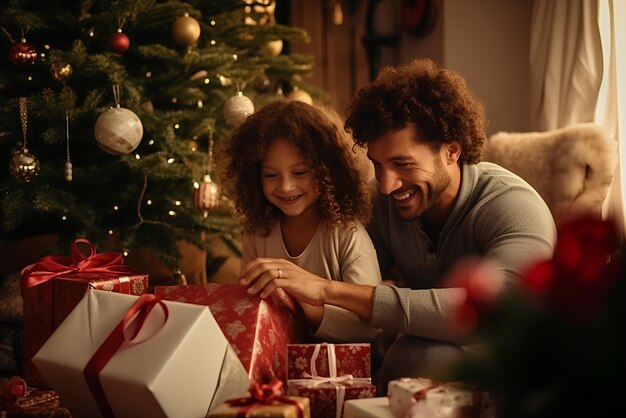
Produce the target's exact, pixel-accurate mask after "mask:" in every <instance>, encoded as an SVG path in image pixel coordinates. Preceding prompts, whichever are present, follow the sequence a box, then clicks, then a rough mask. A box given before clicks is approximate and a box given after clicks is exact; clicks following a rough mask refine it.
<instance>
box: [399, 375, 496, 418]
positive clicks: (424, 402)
mask: <svg viewBox="0 0 626 418" xmlns="http://www.w3.org/2000/svg"><path fill="white" fill-rule="evenodd" d="M387 393H388V398H389V406H390V407H391V410H392V412H393V414H394V416H395V417H396V418H487V417H493V408H492V407H491V403H490V402H489V400H488V397H487V395H486V394H484V393H481V392H479V391H475V390H471V389H469V388H467V387H465V386H464V385H463V384H462V383H460V382H449V383H437V382H434V381H432V380H430V379H426V378H408V377H405V378H399V379H394V380H391V381H390V382H389V384H388V391H387Z"/></svg>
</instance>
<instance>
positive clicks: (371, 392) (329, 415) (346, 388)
mask: <svg viewBox="0 0 626 418" xmlns="http://www.w3.org/2000/svg"><path fill="white" fill-rule="evenodd" d="M338 386H341V388H342V389H341V388H338ZM339 391H342V392H343V400H341V399H340V397H341V395H339ZM288 393H289V395H291V396H304V397H307V398H309V399H310V400H311V418H334V417H342V416H343V402H345V401H346V400H349V399H363V398H373V397H374V396H376V386H374V385H373V384H372V383H367V382H352V383H349V382H342V383H336V384H333V383H329V382H326V383H320V384H318V385H316V386H314V387H312V386H308V383H305V382H301V381H297V382H294V381H289V382H288ZM338 399H340V400H339V405H338V402H337V400H338Z"/></svg>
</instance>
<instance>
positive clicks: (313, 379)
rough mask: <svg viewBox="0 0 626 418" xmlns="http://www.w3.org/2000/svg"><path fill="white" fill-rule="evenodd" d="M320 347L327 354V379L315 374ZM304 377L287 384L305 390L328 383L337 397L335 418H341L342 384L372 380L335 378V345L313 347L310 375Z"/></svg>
mask: <svg viewBox="0 0 626 418" xmlns="http://www.w3.org/2000/svg"><path fill="white" fill-rule="evenodd" d="M322 345H325V346H326V352H327V354H328V374H329V375H330V376H328V377H324V376H319V375H318V374H317V368H316V367H315V362H316V361H317V357H318V356H319V353H320V348H321V346H322ZM304 376H305V377H307V379H290V380H289V382H290V383H295V384H298V385H301V386H304V387H306V388H315V387H317V386H319V385H321V384H322V383H330V384H332V385H333V386H334V387H335V391H336V395H337V396H336V399H337V406H336V413H335V418H341V412H342V411H343V401H344V399H345V397H346V388H345V387H344V384H353V383H371V382H372V379H371V378H369V377H367V378H366V377H359V378H355V377H354V376H352V375H351V374H344V375H341V376H337V357H336V355H335V344H329V343H324V344H316V345H315V349H314V350H313V355H312V356H311V373H307V372H305V373H304Z"/></svg>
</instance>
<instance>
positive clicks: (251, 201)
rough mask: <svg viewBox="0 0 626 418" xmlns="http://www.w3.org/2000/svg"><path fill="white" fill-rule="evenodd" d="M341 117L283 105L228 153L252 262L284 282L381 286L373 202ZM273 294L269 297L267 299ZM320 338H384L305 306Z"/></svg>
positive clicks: (345, 316)
mask: <svg viewBox="0 0 626 418" xmlns="http://www.w3.org/2000/svg"><path fill="white" fill-rule="evenodd" d="M342 126H343V125H342V121H341V118H340V117H339V115H338V114H337V113H336V112H334V111H332V110H331V109H329V108H326V107H322V106H320V105H309V104H306V103H303V102H299V101H276V102H273V103H270V104H268V105H266V106H265V107H263V108H261V109H260V110H259V111H257V112H256V113H254V114H252V115H251V116H249V117H248V119H247V120H246V121H245V122H244V123H243V124H242V125H241V126H240V127H239V128H238V129H237V130H236V131H235V132H234V133H233V136H232V138H231V139H230V141H229V142H228V143H227V144H226V148H225V150H224V157H225V159H224V160H225V164H226V166H225V176H224V178H226V179H229V181H232V183H233V184H232V186H233V187H234V190H235V197H236V199H235V201H236V209H237V213H238V215H239V216H240V217H241V219H242V221H243V224H244V236H243V260H242V261H243V264H244V266H245V265H246V264H247V263H248V262H257V261H258V260H263V261H265V262H270V263H273V264H272V265H273V266H274V265H275V267H273V268H272V270H271V272H272V274H273V275H274V277H278V278H280V277H287V276H288V274H294V272H295V273H296V274H303V275H308V274H312V275H316V276H320V277H322V278H325V279H328V280H342V281H345V282H352V283H359V284H370V285H377V284H380V283H381V276H380V270H379V268H378V261H377V259H376V252H375V250H374V246H373V244H372V242H371V240H370V238H369V236H368V234H367V232H366V231H365V228H364V227H363V222H365V221H366V220H367V219H368V217H369V214H370V206H369V204H370V201H369V193H368V188H367V183H366V179H365V176H364V175H363V171H362V170H359V169H358V168H357V164H358V159H357V154H356V153H355V152H354V151H353V149H352V148H351V147H350V145H349V137H347V134H346V133H345V131H344V130H343V129H342ZM263 296H267V295H263ZM301 304H302V307H303V309H304V312H305V314H306V317H307V319H308V321H309V325H310V326H311V331H312V334H313V336H314V337H315V338H318V339H321V340H324V341H329V342H359V341H373V340H374V339H375V338H376V337H377V336H378V333H379V331H378V330H375V329H372V328H370V327H369V326H368V324H367V323H366V322H365V321H363V320H361V319H359V318H358V317H357V316H356V315H355V314H353V313H351V312H350V311H347V310H344V309H342V308H338V307H334V306H330V305H325V306H313V305H308V304H306V303H303V302H302V303H301Z"/></svg>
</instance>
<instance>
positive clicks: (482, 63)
mask: <svg viewBox="0 0 626 418" xmlns="http://www.w3.org/2000/svg"><path fill="white" fill-rule="evenodd" d="M279 1H285V0H279ZM403 1H405V0H380V1H378V2H371V3H370V4H375V5H376V6H375V13H374V19H373V23H374V28H375V29H376V32H377V33H378V34H381V35H399V40H398V43H397V44H396V45H395V46H393V47H384V48H380V65H381V66H383V65H397V64H399V63H402V62H405V61H407V60H410V59H412V58H416V57H430V58H432V59H434V60H435V61H437V62H439V63H440V64H442V65H443V66H446V67H448V68H452V69H454V70H457V71H459V72H460V73H461V74H462V75H463V76H464V77H465V78H466V80H467V81H468V84H469V86H470V88H471V89H472V90H474V91H475V92H476V94H478V96H480V97H481V98H482V100H483V101H484V102H485V104H486V107H487V115H488V117H489V121H490V125H489V127H488V132H489V134H492V133H495V132H497V131H501V130H505V131H527V130H529V129H530V128H529V127H530V120H529V118H530V116H529V90H530V89H529V68H528V54H529V48H530V19H531V13H532V7H533V2H532V0H430V2H431V3H432V4H433V5H434V7H435V9H436V11H437V13H436V16H437V18H436V20H435V22H434V26H433V27H432V29H431V30H430V32H429V33H428V34H427V35H425V36H422V37H416V36H413V35H410V34H408V33H406V32H405V31H403V30H402V28H401V24H400V6H401V4H402V2H403ZM335 3H340V4H342V5H343V10H344V22H345V23H344V25H343V26H342V27H339V26H335V25H332V24H330V23H329V19H330V16H331V11H332V7H333V5H334V4H335ZM367 4H368V1H366V0H307V1H297V0H292V1H291V2H290V8H291V13H290V15H291V17H292V19H291V24H293V25H295V26H300V27H303V28H305V29H306V30H307V31H309V33H310V34H311V35H312V41H311V43H310V44H308V45H305V46H299V47H298V48H300V49H299V50H298V52H308V53H313V54H314V56H315V59H316V69H315V74H314V76H313V78H312V81H313V82H314V84H315V85H317V86H319V87H321V88H324V89H326V90H327V91H329V92H330V93H331V95H332V98H331V103H332V104H333V105H334V106H336V107H337V109H338V110H341V111H343V110H345V107H346V106H347V104H348V103H349V100H350V98H351V97H352V96H353V95H354V94H356V92H357V91H358V89H359V88H360V87H362V86H363V85H364V84H365V83H367V81H368V80H369V73H368V71H367V53H366V50H365V47H364V46H363V43H362V42H361V39H362V36H363V34H364V32H365V30H364V29H365V16H366V9H367Z"/></svg>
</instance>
